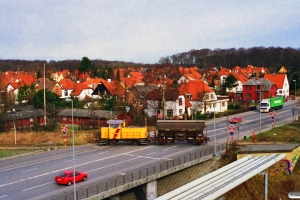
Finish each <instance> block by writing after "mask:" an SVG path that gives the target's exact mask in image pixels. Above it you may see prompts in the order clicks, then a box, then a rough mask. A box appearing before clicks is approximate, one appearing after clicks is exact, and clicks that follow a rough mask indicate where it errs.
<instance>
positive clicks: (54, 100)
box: [32, 89, 61, 108]
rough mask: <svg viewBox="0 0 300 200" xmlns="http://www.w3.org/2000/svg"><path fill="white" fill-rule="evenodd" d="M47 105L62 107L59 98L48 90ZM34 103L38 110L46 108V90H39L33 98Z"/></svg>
mask: <svg viewBox="0 0 300 200" xmlns="http://www.w3.org/2000/svg"><path fill="white" fill-rule="evenodd" d="M45 95H46V104H47V105H49V106H53V105H55V106H56V107H57V106H59V105H60V101H61V100H60V99H59V96H58V95H57V94H56V93H53V92H51V91H49V90H47V89H46V91H45ZM32 102H33V105H34V107H36V108H43V107H44V90H39V91H37V92H36V93H35V95H34V96H33V98H32Z"/></svg>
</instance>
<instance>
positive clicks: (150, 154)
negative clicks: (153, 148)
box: [147, 152, 156, 156]
mask: <svg viewBox="0 0 300 200" xmlns="http://www.w3.org/2000/svg"><path fill="white" fill-rule="evenodd" d="M152 154H156V152H153V153H148V154H147V156H150V155H152Z"/></svg>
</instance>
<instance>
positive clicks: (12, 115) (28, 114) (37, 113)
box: [6, 109, 44, 121]
mask: <svg viewBox="0 0 300 200" xmlns="http://www.w3.org/2000/svg"><path fill="white" fill-rule="evenodd" d="M42 116H44V110H42V109H33V110H22V111H16V112H9V113H8V114H7V115H6V120H7V121H14V120H17V119H28V118H34V117H42Z"/></svg>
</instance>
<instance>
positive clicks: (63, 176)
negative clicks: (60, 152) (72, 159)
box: [55, 170, 88, 185]
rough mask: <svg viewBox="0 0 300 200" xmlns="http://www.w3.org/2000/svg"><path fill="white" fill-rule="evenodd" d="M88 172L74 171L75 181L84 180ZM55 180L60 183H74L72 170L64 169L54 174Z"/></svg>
mask: <svg viewBox="0 0 300 200" xmlns="http://www.w3.org/2000/svg"><path fill="white" fill-rule="evenodd" d="M87 178H88V174H87V173H85V172H78V171H75V181H76V182H78V181H86V180H87ZM55 182H56V183H57V184H62V185H72V183H74V177H73V171H71V170H65V171H63V172H61V173H59V174H58V175H57V176H55Z"/></svg>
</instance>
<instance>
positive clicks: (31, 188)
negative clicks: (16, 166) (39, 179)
mask: <svg viewBox="0 0 300 200" xmlns="http://www.w3.org/2000/svg"><path fill="white" fill-rule="evenodd" d="M50 183H54V181H52V182H49V183H44V184H41V185H38V186H35V187H31V188H27V189H24V190H22V192H24V191H27V190H32V189H34V188H38V187H41V186H44V185H48V184H50Z"/></svg>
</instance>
